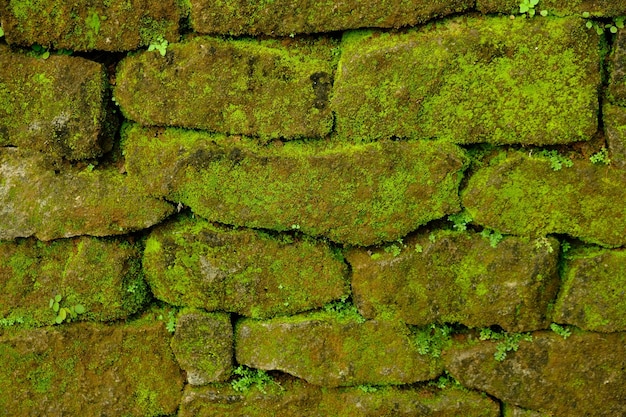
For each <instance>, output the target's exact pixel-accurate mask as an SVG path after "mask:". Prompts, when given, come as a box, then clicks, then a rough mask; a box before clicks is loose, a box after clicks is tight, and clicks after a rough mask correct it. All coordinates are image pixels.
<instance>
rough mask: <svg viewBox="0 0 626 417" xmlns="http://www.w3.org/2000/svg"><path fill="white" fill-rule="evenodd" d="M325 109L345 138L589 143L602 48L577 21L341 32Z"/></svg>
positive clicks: (458, 21)
mask: <svg viewBox="0 0 626 417" xmlns="http://www.w3.org/2000/svg"><path fill="white" fill-rule="evenodd" d="M342 50H343V53H342V55H341V60H340V62H339V68H338V71H337V79H336V82H335V85H334V92H333V98H332V102H331V106H332V108H333V110H334V111H335V112H336V119H337V124H336V130H337V134H338V135H339V136H340V137H342V138H345V139H348V140H355V141H369V140H375V139H384V138H394V137H401V138H422V139H423V138H438V139H443V140H445V141H450V142H455V143H461V144H469V143H479V142H489V143H494V144H511V143H522V144H538V145H547V144H557V143H569V142H575V141H582V140H588V139H590V138H591V136H592V135H593V134H594V133H595V132H596V130H597V127H598V122H597V119H598V118H597V113H598V93H597V90H598V88H599V86H600V46H599V37H598V36H597V34H596V33H595V31H588V30H587V28H586V27H585V22H584V21H583V19H580V18H562V19H556V18H542V19H515V20H511V19H509V18H508V17H486V18H473V17H463V18H455V19H449V20H446V21H442V22H437V23H433V24H431V25H428V26H426V27H423V28H420V29H417V30H409V31H407V32H406V33H393V32H375V31H356V32H348V33H346V34H345V35H344V37H343V41H342Z"/></svg>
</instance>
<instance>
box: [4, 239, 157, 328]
mask: <svg viewBox="0 0 626 417" xmlns="http://www.w3.org/2000/svg"><path fill="white" fill-rule="evenodd" d="M140 262H141V248H140V246H139V244H136V243H130V242H126V241H123V240H120V239H100V238H93V237H78V238H71V239H60V240H55V241H52V242H41V241H36V240H35V239H18V240H16V241H14V242H8V241H4V242H0V287H1V288H2V293H1V294H0V327H3V325H4V326H7V325H10V324H23V325H24V326H43V325H53V324H54V323H55V319H56V317H57V313H56V312H55V311H53V309H52V308H51V306H50V304H49V300H50V299H51V298H53V297H55V296H56V295H60V296H61V297H62V300H61V301H60V302H59V304H60V307H62V308H63V307H64V308H71V307H73V306H75V305H77V304H80V305H82V306H83V307H84V308H85V313H83V314H79V315H77V316H76V317H75V318H73V319H71V320H92V321H110V320H118V319H123V318H126V317H128V316H130V315H131V314H134V313H136V312H137V311H138V310H139V309H140V308H141V307H142V306H143V305H144V304H145V303H146V301H147V300H148V298H149V290H148V287H147V284H146V283H145V281H144V279H143V274H142V272H141V264H140ZM67 320H68V321H70V317H69V316H68V318H67Z"/></svg>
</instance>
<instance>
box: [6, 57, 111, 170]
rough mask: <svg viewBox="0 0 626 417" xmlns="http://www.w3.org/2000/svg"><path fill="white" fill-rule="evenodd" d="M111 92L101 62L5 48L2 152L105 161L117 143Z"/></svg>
mask: <svg viewBox="0 0 626 417" xmlns="http://www.w3.org/2000/svg"><path fill="white" fill-rule="evenodd" d="M105 86H106V81H105V77H104V68H103V66H102V65H101V64H98V63H96V62H93V61H89V60H87V59H84V58H80V57H69V56H63V55H51V56H50V57H49V58H47V59H40V58H36V57H34V56H28V55H26V54H23V53H19V52H12V51H11V50H10V49H9V48H8V47H7V46H5V45H0V103H2V104H1V105H0V146H8V145H10V146H18V147H24V148H29V149H35V150H38V151H42V152H44V153H45V154H46V155H47V156H49V157H56V158H66V159H73V160H75V159H86V158H94V157H98V156H100V155H101V154H102V153H103V152H106V151H108V150H110V148H111V142H112V140H113V132H112V131H111V129H110V127H111V126H110V124H111V121H110V118H109V117H107V109H106V107H107V106H106V104H105V101H106V100H107V98H106V93H105Z"/></svg>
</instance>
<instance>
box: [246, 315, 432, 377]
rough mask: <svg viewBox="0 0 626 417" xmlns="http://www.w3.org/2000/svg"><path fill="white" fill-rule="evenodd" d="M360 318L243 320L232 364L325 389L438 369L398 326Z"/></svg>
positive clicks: (397, 324) (410, 375)
mask: <svg viewBox="0 0 626 417" xmlns="http://www.w3.org/2000/svg"><path fill="white" fill-rule="evenodd" d="M359 318H360V316H358V314H355V313H353V315H352V314H351V315H345V316H342V315H341V314H338V313H326V312H323V313H313V314H307V315H300V316H292V317H286V318H275V319H271V320H266V321H257V320H252V319H243V320H241V321H239V322H238V323H237V325H236V327H235V346H236V348H235V354H236V358H237V362H238V363H241V364H244V365H246V366H249V367H253V368H259V369H265V370H280V371H283V372H286V373H288V374H291V375H294V376H297V377H299V378H302V379H305V380H306V381H307V382H309V383H312V384H315V385H322V386H326V387H337V386H346V385H359V384H374V385H386V384H408V383H412V382H416V381H424V380H429V379H432V378H434V377H436V376H437V375H439V374H441V372H442V371H443V367H442V365H441V361H440V360H439V359H436V358H433V357H431V356H426V355H420V354H419V353H418V351H417V348H416V346H415V345H414V344H413V343H412V342H411V339H410V334H409V330H408V329H407V327H406V326H404V325H403V324H400V323H396V322H386V321H377V320H371V321H363V320H362V318H361V319H360V320H359Z"/></svg>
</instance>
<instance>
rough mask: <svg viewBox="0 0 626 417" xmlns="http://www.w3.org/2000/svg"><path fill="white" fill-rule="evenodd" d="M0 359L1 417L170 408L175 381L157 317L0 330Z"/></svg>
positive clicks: (174, 403)
mask: <svg viewBox="0 0 626 417" xmlns="http://www.w3.org/2000/svg"><path fill="white" fill-rule="evenodd" d="M0 363H2V367H1V368H0V391H1V392H2V395H1V396H0V407H1V408H0V409H1V410H2V414H3V415H7V416H9V415H10V416H28V415H41V416H44V415H45V416H67V415H72V416H79V415H84V416H103V415H116V416H122V415H124V416H141V417H143V416H161V415H164V414H171V413H174V412H175V411H176V409H177V407H178V402H179V400H180V395H181V390H182V388H183V378H182V376H181V375H180V369H179V368H178V366H177V365H176V362H175V360H174V358H173V356H172V352H171V350H170V348H169V336H168V334H167V332H166V330H165V328H164V326H163V323H162V322H159V323H157V322H145V323H133V324H129V325H115V326H106V325H95V324H90V323H80V324H71V325H63V326H58V327H53V328H41V329H35V330H22V331H17V332H14V333H12V334H5V335H3V336H1V337H0Z"/></svg>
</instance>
